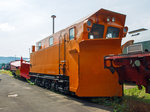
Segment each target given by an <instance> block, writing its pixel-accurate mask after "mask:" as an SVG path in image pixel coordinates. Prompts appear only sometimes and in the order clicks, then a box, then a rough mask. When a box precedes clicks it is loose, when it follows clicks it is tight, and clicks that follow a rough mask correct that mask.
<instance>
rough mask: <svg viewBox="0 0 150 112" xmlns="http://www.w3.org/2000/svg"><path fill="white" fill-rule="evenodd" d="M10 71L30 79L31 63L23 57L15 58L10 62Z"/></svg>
mask: <svg viewBox="0 0 150 112" xmlns="http://www.w3.org/2000/svg"><path fill="white" fill-rule="evenodd" d="M10 71H11V72H12V74H13V75H14V76H18V77H21V78H25V79H30V76H29V71H30V63H29V62H27V61H25V60H23V58H22V57H21V59H20V60H15V61H11V62H10Z"/></svg>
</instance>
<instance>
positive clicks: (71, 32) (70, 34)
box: [69, 28, 75, 40]
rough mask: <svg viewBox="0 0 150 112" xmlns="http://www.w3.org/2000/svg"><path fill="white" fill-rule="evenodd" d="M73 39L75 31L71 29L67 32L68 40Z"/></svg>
mask: <svg viewBox="0 0 150 112" xmlns="http://www.w3.org/2000/svg"><path fill="white" fill-rule="evenodd" d="M74 37H75V30H74V28H71V29H70V30H69V39H70V40H72V39H74Z"/></svg>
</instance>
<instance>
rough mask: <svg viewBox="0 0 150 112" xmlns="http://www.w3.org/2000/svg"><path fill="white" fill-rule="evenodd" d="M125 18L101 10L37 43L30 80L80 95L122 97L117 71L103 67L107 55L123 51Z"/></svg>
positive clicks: (32, 54)
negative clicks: (113, 71)
mask: <svg viewBox="0 0 150 112" xmlns="http://www.w3.org/2000/svg"><path fill="white" fill-rule="evenodd" d="M125 18H126V16H125V15H123V14H119V13H116V12H112V11H109V10H105V9H100V10H98V11H97V12H95V13H93V14H91V15H89V16H87V17H85V18H83V19H81V20H80V21H78V22H76V23H74V24H73V25H71V26H69V27H67V28H65V29H63V30H61V31H59V32H57V33H54V34H53V35H51V36H48V37H46V38H44V39H43V40H41V41H39V42H37V43H36V46H32V53H31V55H30V63H31V65H30V77H31V79H32V80H34V81H35V83H36V84H37V85H40V86H45V87H48V88H51V89H55V90H56V91H60V92H65V93H68V92H69V93H72V94H75V95H77V96H79V97H113V96H122V95H123V88H122V84H120V83H119V82H118V80H119V78H118V75H117V73H114V75H112V74H111V72H110V71H109V70H108V69H104V56H106V55H109V54H119V53H121V52H122V51H121V41H122V38H123V37H125V35H126V33H127V30H128V28H127V27H125V26H124V25H125ZM35 48H36V50H35Z"/></svg>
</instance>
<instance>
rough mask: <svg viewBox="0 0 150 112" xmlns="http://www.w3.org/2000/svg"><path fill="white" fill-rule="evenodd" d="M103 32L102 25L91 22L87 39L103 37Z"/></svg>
mask: <svg viewBox="0 0 150 112" xmlns="http://www.w3.org/2000/svg"><path fill="white" fill-rule="evenodd" d="M103 34H104V25H100V24H93V26H92V29H91V32H89V34H88V38H89V39H98V38H103Z"/></svg>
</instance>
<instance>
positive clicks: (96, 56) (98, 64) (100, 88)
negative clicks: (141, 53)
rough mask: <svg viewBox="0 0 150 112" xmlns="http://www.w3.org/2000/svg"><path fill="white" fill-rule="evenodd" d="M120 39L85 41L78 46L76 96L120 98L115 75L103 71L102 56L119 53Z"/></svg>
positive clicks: (120, 90)
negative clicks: (78, 59)
mask: <svg viewBox="0 0 150 112" xmlns="http://www.w3.org/2000/svg"><path fill="white" fill-rule="evenodd" d="M120 44H121V39H103V40H86V41H83V42H81V43H80V44H79V45H80V53H79V56H80V65H79V66H80V70H79V71H80V72H79V74H80V76H79V79H80V80H79V88H78V90H77V93H76V94H77V95H78V96H91V97H92V96H95V97H96V96H97V97H98V96H122V86H121V85H119V83H118V75H117V73H115V74H113V75H112V74H111V73H110V71H109V70H106V69H104V56H105V55H107V54H118V53H121V47H120V46H121V45H120Z"/></svg>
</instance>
